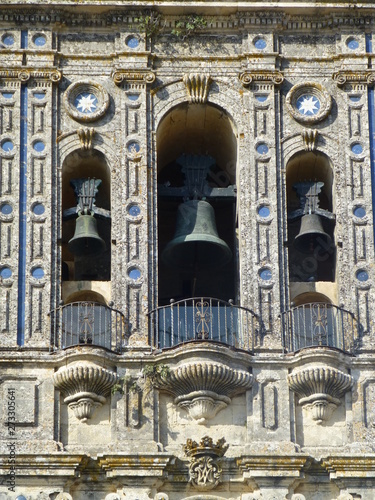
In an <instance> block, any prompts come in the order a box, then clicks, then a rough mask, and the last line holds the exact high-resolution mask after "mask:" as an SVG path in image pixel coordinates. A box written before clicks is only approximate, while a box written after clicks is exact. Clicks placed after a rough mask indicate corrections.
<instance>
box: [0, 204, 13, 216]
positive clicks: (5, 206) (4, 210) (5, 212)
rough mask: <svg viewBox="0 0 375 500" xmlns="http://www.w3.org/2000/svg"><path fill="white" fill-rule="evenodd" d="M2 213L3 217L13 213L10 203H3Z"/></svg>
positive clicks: (0, 210)
mask: <svg viewBox="0 0 375 500" xmlns="http://www.w3.org/2000/svg"><path fill="white" fill-rule="evenodd" d="M0 212H1V214H2V215H10V214H11V213H12V212H13V207H12V205H9V203H3V204H2V205H1V206H0Z"/></svg>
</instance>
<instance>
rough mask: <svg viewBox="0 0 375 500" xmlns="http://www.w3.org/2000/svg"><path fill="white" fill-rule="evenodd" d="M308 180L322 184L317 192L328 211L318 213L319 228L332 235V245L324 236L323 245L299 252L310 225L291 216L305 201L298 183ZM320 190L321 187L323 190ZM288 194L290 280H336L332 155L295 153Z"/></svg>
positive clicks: (288, 167)
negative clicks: (300, 239) (300, 243)
mask: <svg viewBox="0 0 375 500" xmlns="http://www.w3.org/2000/svg"><path fill="white" fill-rule="evenodd" d="M305 182H312V183H322V184H323V185H322V187H321V188H317V190H316V192H317V193H318V195H317V198H318V208H319V209H323V210H324V211H326V212H325V214H326V215H327V216H326V215H324V214H323V215H319V217H318V219H319V221H320V224H321V227H320V229H319V231H323V233H324V234H327V235H329V237H330V238H331V243H330V244H327V243H324V242H323V240H322V239H321V240H320V241H322V244H321V246H320V247H319V248H314V250H311V253H310V254H309V253H308V252H307V253H306V252H300V251H298V250H297V248H296V239H298V237H299V236H301V234H305V232H306V229H307V228H306V226H303V223H302V219H301V218H293V215H292V214H293V213H295V211H296V210H298V209H299V208H302V206H303V204H302V205H301V200H302V199H303V198H300V197H299V196H298V194H297V191H298V189H296V186H297V185H298V184H299V183H305ZM319 189H321V190H320V192H319ZM286 194H287V216H288V250H289V251H288V253H289V278H290V281H292V282H310V283H311V282H323V281H324V282H334V281H335V260H336V248H335V244H334V240H335V234H334V233H335V220H334V214H335V182H334V171H333V167H332V162H331V160H330V158H329V157H328V156H327V155H326V154H325V153H322V152H318V151H314V152H306V151H299V152H296V153H295V154H294V155H293V156H292V157H291V158H290V159H289V161H288V163H287V165H286ZM306 206H308V205H306ZM312 213H314V212H312ZM330 214H332V217H330V216H329V215H330ZM307 217H308V216H307ZM305 222H306V221H305ZM313 227H314V228H315V227H317V226H313ZM310 229H311V228H309V230H310ZM317 232H318V231H317ZM312 233H313V231H312ZM316 234H317V233H316ZM320 234H322V233H320ZM323 239H324V237H323Z"/></svg>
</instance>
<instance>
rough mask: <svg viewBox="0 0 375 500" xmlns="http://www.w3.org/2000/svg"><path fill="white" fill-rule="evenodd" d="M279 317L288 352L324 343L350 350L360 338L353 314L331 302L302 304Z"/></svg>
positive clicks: (352, 349) (346, 350)
mask: <svg viewBox="0 0 375 500" xmlns="http://www.w3.org/2000/svg"><path fill="white" fill-rule="evenodd" d="M282 319H283V330H284V347H285V349H286V350H287V351H288V352H293V351H298V350H299V349H303V348H305V347H315V346H327V347H335V348H337V349H341V350H342V351H345V352H348V353H352V352H353V351H354V347H355V345H356V343H357V342H358V339H359V323H358V321H357V320H356V319H355V317H354V315H353V314H352V313H351V312H349V311H346V310H345V309H342V308H341V307H337V306H334V305H332V304H325V303H319V302H315V303H310V304H303V305H300V306H297V307H294V308H292V309H290V310H289V311H286V312H284V313H283V314H282Z"/></svg>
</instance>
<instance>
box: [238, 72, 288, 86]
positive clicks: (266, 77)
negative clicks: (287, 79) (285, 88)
mask: <svg viewBox="0 0 375 500" xmlns="http://www.w3.org/2000/svg"><path fill="white" fill-rule="evenodd" d="M239 79H240V82H241V83H242V85H243V86H244V87H248V86H249V85H250V84H251V83H273V84H274V85H281V84H282V83H283V81H284V75H283V74H282V73H281V72H280V71H267V70H258V71H254V70H247V71H243V72H242V73H240V75H239Z"/></svg>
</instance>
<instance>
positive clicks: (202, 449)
mask: <svg viewBox="0 0 375 500" xmlns="http://www.w3.org/2000/svg"><path fill="white" fill-rule="evenodd" d="M228 447H229V445H227V444H225V439H224V438H222V439H219V440H218V441H217V443H216V444H214V442H213V440H212V438H210V437H208V436H204V437H203V438H202V439H201V440H200V442H199V443H197V442H196V441H193V440H192V439H188V440H187V442H186V445H185V446H184V451H185V454H186V456H187V457H189V460H190V464H189V482H190V483H191V484H192V485H193V486H194V487H195V488H196V489H198V490H200V491H206V490H212V489H213V488H215V487H216V486H217V485H218V484H219V483H220V481H221V475H222V469H221V467H220V464H219V460H218V459H219V458H221V457H223V456H224V454H225V452H226V451H227V449H228Z"/></svg>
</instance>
